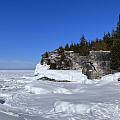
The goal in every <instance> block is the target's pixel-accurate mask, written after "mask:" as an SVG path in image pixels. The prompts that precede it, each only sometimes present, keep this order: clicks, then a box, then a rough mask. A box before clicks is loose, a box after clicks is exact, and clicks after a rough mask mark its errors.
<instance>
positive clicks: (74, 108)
mask: <svg viewBox="0 0 120 120" xmlns="http://www.w3.org/2000/svg"><path fill="white" fill-rule="evenodd" d="M90 108H91V106H90V105H85V104H71V103H69V102H62V101H59V102H56V103H55V104H54V112H56V113H59V112H63V113H67V114H87V113H89V112H90Z"/></svg>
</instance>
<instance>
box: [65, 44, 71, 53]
mask: <svg viewBox="0 0 120 120" xmlns="http://www.w3.org/2000/svg"><path fill="white" fill-rule="evenodd" d="M64 50H65V51H69V50H70V48H69V45H68V43H67V44H66V45H65V48H64Z"/></svg>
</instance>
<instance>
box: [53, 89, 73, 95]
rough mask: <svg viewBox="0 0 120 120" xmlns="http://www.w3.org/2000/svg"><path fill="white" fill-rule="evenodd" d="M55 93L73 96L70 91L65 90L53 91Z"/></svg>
mask: <svg viewBox="0 0 120 120" xmlns="http://www.w3.org/2000/svg"><path fill="white" fill-rule="evenodd" d="M53 93H60V94H72V93H71V92H70V91H69V90H67V89H65V88H57V89H56V90H54V91H53Z"/></svg>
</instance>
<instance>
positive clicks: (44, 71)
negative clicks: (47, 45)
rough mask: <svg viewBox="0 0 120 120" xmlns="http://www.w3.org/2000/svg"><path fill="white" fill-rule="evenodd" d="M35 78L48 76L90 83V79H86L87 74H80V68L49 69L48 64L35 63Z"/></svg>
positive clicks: (61, 79) (59, 79) (58, 79)
mask: <svg viewBox="0 0 120 120" xmlns="http://www.w3.org/2000/svg"><path fill="white" fill-rule="evenodd" d="M34 74H35V75H36V79H40V78H45V77H46V78H49V79H53V80H56V81H64V80H66V81H72V82H79V83H81V84H92V83H93V81H92V80H88V79H87V76H86V75H84V74H82V70H50V69H49V65H46V64H44V65H40V64H37V66H36V69H35V73H34Z"/></svg>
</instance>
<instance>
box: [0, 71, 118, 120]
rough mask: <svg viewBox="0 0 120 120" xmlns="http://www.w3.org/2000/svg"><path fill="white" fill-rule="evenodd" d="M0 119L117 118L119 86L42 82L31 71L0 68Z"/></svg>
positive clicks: (64, 119) (106, 83) (110, 83)
mask: <svg viewBox="0 0 120 120" xmlns="http://www.w3.org/2000/svg"><path fill="white" fill-rule="evenodd" d="M108 78H109V79H112V77H111V76H108ZM4 102H5V103H4ZM0 120H120V85H119V83H118V82H116V81H113V82H99V81H95V82H94V83H92V84H80V83H77V82H52V81H42V80H36V79H35V77H34V71H32V70H28V71H27V70H26V71H25V70H24V71H22V70H16V71H14V70H8V71H5V70H4V71H2V70H1V71H0Z"/></svg>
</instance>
